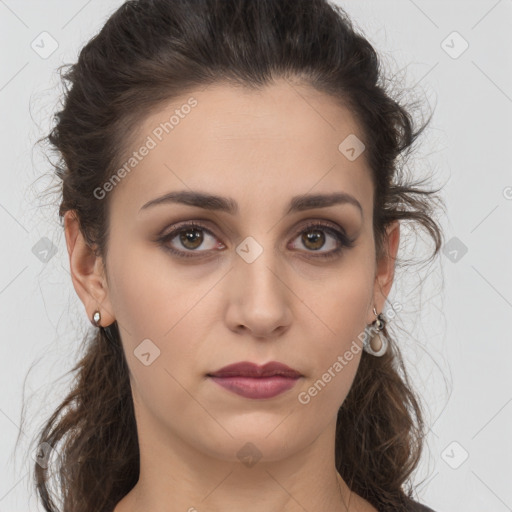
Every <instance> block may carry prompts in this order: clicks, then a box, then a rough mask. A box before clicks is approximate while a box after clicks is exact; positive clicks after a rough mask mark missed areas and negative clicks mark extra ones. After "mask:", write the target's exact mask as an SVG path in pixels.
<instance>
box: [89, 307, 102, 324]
mask: <svg viewBox="0 0 512 512" xmlns="http://www.w3.org/2000/svg"><path fill="white" fill-rule="evenodd" d="M100 320H101V313H100V312H99V311H98V310H96V311H95V312H94V314H93V315H92V320H91V323H92V325H94V326H95V327H101V325H100Z"/></svg>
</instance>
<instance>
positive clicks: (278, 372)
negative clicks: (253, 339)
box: [207, 361, 303, 399]
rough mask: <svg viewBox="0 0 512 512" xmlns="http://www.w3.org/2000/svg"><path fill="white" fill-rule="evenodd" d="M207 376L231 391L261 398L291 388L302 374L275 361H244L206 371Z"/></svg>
mask: <svg viewBox="0 0 512 512" xmlns="http://www.w3.org/2000/svg"><path fill="white" fill-rule="evenodd" d="M207 377H209V378H210V379H211V380H212V381H213V382H215V383H216V384H218V385H219V386H221V387H223V388H224V389H227V390H228V391H230V392H232V393H236V394H237V395H240V396H243V397H245V398H252V399H262V398H272V397H274V396H277V395H280V394H281V393H284V392H285V391H287V390H289V389H291V388H292V387H294V386H295V384H296V383H297V381H298V380H299V379H300V378H301V377H303V375H301V374H300V373H299V372H298V371H297V370H294V369H293V368H290V367H289V366H287V365H285V364H282V363H278V362H275V361H273V362H271V363H267V364H265V365H263V366H259V365H257V364H255V363H251V362H248V361H244V362H241V363H235V364H232V365H228V366H225V367H223V368H221V369H220V370H218V371H216V372H213V373H208V374H207Z"/></svg>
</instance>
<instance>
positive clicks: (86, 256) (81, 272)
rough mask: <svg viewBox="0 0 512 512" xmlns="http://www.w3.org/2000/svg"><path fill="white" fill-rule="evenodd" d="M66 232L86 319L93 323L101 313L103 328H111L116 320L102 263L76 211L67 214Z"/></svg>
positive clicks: (76, 287) (75, 279) (69, 253)
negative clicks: (80, 223) (81, 225)
mask: <svg viewBox="0 0 512 512" xmlns="http://www.w3.org/2000/svg"><path fill="white" fill-rule="evenodd" d="M64 230H65V236H66V246H67V250H68V255H69V269H70V273H71V279H72V281H73V286H74V288H75V291H76V293H77V295H78V296H79V297H80V300H81V301H82V303H83V304H84V306H85V310H86V313H87V317H88V318H89V321H91V320H92V318H93V315H94V312H95V311H96V310H99V311H100V313H101V325H102V326H107V325H110V324H111V323H113V322H114V321H115V316H114V314H113V310H112V306H111V304H110V300H109V294H108V288H107V286H106V279H105V276H104V267H103V261H102V259H101V257H99V256H97V255H96V254H95V253H94V250H93V249H92V248H91V247H90V246H89V245H88V244H87V242H86V240H85V238H84V236H83V234H82V232H81V231H80V227H79V223H78V219H77V217H76V213H75V212H74V211H73V210H69V211H67V212H66V214H65V215H64Z"/></svg>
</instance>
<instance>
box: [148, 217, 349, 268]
mask: <svg viewBox="0 0 512 512" xmlns="http://www.w3.org/2000/svg"><path fill="white" fill-rule="evenodd" d="M189 230H199V231H205V232H206V233H208V234H209V235H211V236H213V237H214V238H217V237H216V236H215V234H214V233H213V232H212V231H211V230H210V229H208V228H207V227H206V226H204V225H202V224H200V223H197V222H186V223H183V224H179V225H178V226H176V227H175V228H174V229H173V230H172V231H171V232H170V233H167V234H166V235H164V236H162V237H160V238H159V239H158V240H157V242H158V243H159V244H160V245H161V246H162V247H163V248H164V249H165V250H167V251H169V252H170V253H172V254H174V255H175V256H178V257H180V258H196V257H197V256H194V255H193V254H191V253H194V252H207V251H192V250H188V251H179V250H177V249H174V248H172V247H170V246H169V245H168V243H169V242H170V241H171V240H173V239H174V238H175V237H176V235H179V234H180V233H182V232H185V231H189ZM313 230H322V231H326V232H327V233H329V234H330V235H332V236H333V237H334V238H335V239H336V240H337V241H338V244H339V246H338V247H337V248H336V249H333V250H332V251H329V252H327V253H319V254H318V255H314V256H313V258H320V259H333V258H335V257H337V256H338V255H339V254H340V253H341V252H342V251H343V250H344V249H350V248H352V247H354V239H350V238H348V237H347V236H346V235H345V233H344V232H342V231H339V230H337V229H335V228H333V227H332V226H330V225H327V224H324V223H321V222H310V223H308V224H307V225H306V226H304V227H303V228H302V229H301V230H300V231H299V232H298V233H296V234H295V236H294V238H296V237H297V236H298V235H300V234H302V233H305V232H307V231H313ZM307 252H314V251H307Z"/></svg>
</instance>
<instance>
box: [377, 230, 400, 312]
mask: <svg viewBox="0 0 512 512" xmlns="http://www.w3.org/2000/svg"><path fill="white" fill-rule="evenodd" d="M399 245H400V222H399V221H398V220H395V221H393V222H391V223H390V224H389V225H388V227H387V228H386V239H385V241H384V254H383V256H382V257H381V258H380V260H379V261H378V262H377V268H376V273H375V286H374V306H375V308H376V309H377V312H378V313H382V310H383V309H384V304H385V302H386V299H387V297H388V295H389V292H390V290H391V286H392V285H393V280H394V277H395V262H396V257H397V253H398V247H399Z"/></svg>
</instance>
